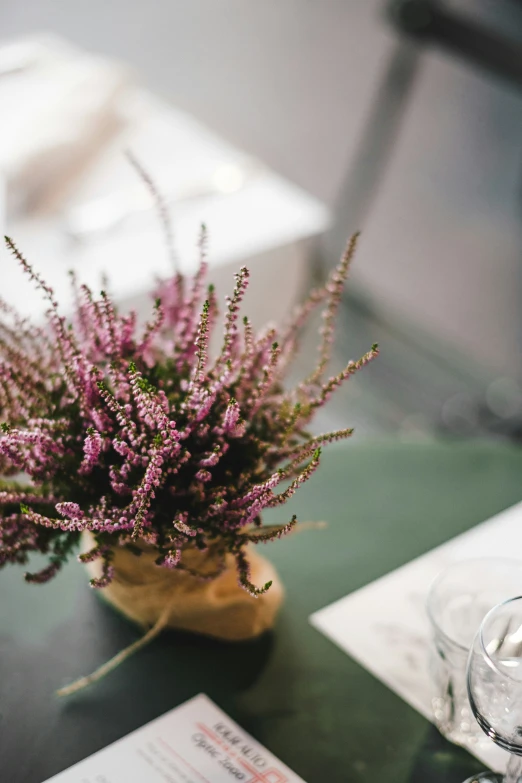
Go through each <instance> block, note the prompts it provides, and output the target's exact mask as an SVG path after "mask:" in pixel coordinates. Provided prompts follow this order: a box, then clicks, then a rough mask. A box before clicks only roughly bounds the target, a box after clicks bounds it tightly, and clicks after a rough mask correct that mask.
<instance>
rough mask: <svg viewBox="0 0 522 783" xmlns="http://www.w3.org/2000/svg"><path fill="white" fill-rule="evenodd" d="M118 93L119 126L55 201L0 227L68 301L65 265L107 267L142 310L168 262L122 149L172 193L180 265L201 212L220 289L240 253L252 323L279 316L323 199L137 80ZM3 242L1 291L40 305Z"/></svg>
mask: <svg viewBox="0 0 522 783" xmlns="http://www.w3.org/2000/svg"><path fill="white" fill-rule="evenodd" d="M119 100H120V102H119V107H120V108H119V110H120V119H121V127H120V130H119V131H118V132H117V133H115V134H114V135H113V136H112V138H111V140H110V141H108V142H106V143H105V145H104V146H103V147H102V149H101V150H100V151H99V153H97V155H96V156H95V158H94V159H93V160H91V163H90V166H89V167H88V169H87V170H86V171H84V172H83V173H82V174H81V176H79V178H78V179H77V180H76V181H75V184H74V186H73V188H72V189H70V190H69V192H68V194H67V196H66V197H64V198H63V199H62V201H61V205H60V207H59V208H56V207H54V208H53V210H52V211H48V212H47V213H43V212H40V214H38V215H35V214H33V215H32V216H31V217H26V218H23V219H13V220H10V221H9V220H8V221H7V226H6V232H5V233H7V234H8V235H10V236H11V237H12V238H13V239H14V241H15V242H16V244H17V245H18V247H19V248H20V250H21V251H22V252H23V254H24V255H25V256H26V258H27V259H28V260H29V261H30V262H31V263H32V264H33V265H34V267H35V268H36V269H37V270H38V272H39V273H40V274H41V275H42V276H43V277H44V278H45V279H46V281H48V282H49V283H50V284H51V285H52V286H53V287H54V289H55V291H56V292H57V294H58V297H59V300H60V302H62V303H63V304H64V306H65V308H66V309H67V307H68V305H69V304H70V293H69V290H68V276H67V274H66V273H67V271H68V270H69V269H74V270H75V271H76V272H77V274H78V276H79V278H80V280H81V281H82V282H86V283H88V284H89V285H91V286H92V287H93V289H94V290H95V291H97V290H99V289H100V288H101V287H102V278H103V275H104V274H105V275H107V277H108V280H109V290H111V291H112V292H113V293H114V294H115V295H116V297H117V299H118V300H119V301H121V302H132V304H133V305H134V306H136V307H137V308H138V309H139V310H142V308H143V306H144V303H145V302H146V301H147V297H146V296H144V295H145V294H146V293H147V292H148V291H150V289H151V288H152V286H153V284H154V280H155V278H156V277H158V276H165V275H167V274H169V272H170V271H171V268H172V266H171V261H170V260H169V257H168V253H167V250H166V246H165V241H164V236H163V234H162V231H161V227H160V224H159V221H158V216H157V214H156V213H155V211H154V209H152V208H150V204H149V203H148V201H147V199H148V198H149V196H148V194H147V190H146V188H145V186H144V185H143V183H142V182H141V181H140V178H139V177H138V175H137V173H136V171H134V169H133V168H132V167H131V165H130V164H129V162H128V160H127V158H126V157H125V154H124V153H125V150H126V149H129V150H131V151H132V152H133V153H134V154H135V155H136V157H137V158H138V160H139V161H140V162H141V164H142V165H143V166H144V167H145V169H146V170H147V172H148V173H149V174H150V176H151V177H152V179H153V180H154V181H155V183H156V184H157V187H158V189H159V190H160V191H161V192H162V193H163V194H165V195H166V197H167V199H168V201H169V210H170V211H171V213H172V219H173V226H174V232H175V245H176V249H177V255H178V258H179V264H180V267H181V269H182V271H183V272H185V273H187V274H189V275H190V274H191V273H192V272H193V271H194V270H195V269H196V266H197V259H198V253H197V248H196V243H197V238H198V234H199V227H200V225H201V223H205V224H206V226H207V228H208V233H209V263H210V279H211V281H212V282H214V284H215V285H216V289H217V292H218V296H220V297H221V298H222V296H223V295H224V294H225V293H227V292H229V291H231V289H232V288H233V284H234V280H233V273H234V271H236V270H237V268H238V267H239V266H240V265H241V264H243V263H245V264H246V265H247V266H248V267H249V268H250V271H251V289H250V292H249V295H248V296H247V300H246V302H245V309H246V311H248V313H249V315H250V316H251V317H252V320H253V321H254V324H255V325H260V324H262V323H264V322H265V321H267V320H275V321H278V320H280V319H281V318H282V317H284V315H285V314H286V313H287V311H288V309H289V308H290V307H291V306H292V305H293V304H294V303H295V302H296V300H297V299H298V297H299V296H300V295H301V293H302V291H303V289H304V287H305V285H306V283H307V280H308V275H307V263H306V261H307V245H308V242H309V240H311V239H312V238H313V237H315V236H317V235H318V234H320V233H321V232H323V231H324V230H325V228H326V227H327V225H328V221H329V215H328V212H327V210H326V208H325V207H324V205H322V204H321V203H319V202H318V201H317V200H315V199H314V198H312V197H311V196H309V195H308V194H306V193H304V192H303V191H301V190H300V189H299V188H297V187H296V186H294V185H292V184H290V183H289V182H287V181H285V180H284V179H282V178H281V177H279V176H277V175H276V174H274V173H273V172H271V171H269V170H267V169H266V168H264V167H263V166H262V165H261V164H259V163H258V162H257V161H254V160H253V159H251V158H250V157H249V156H247V155H245V154H243V153H242V152H240V151H238V150H237V149H235V148H234V147H232V146H231V145H229V144H227V143H226V142H224V141H223V140H221V139H220V138H218V137H217V136H215V135H214V134H213V133H211V132H209V131H208V130H207V129H206V128H204V127H202V126H201V125H200V124H199V123H198V122H196V121H195V120H194V119H193V118H191V117H189V116H188V115H186V114H184V113H183V112H181V111H178V110H177V109H175V108H173V107H171V106H169V105H167V104H166V103H165V102H163V101H162V100H160V99H158V98H155V97H153V96H152V95H150V94H148V93H146V92H144V91H142V90H139V89H137V88H134V87H130V88H129V89H128V90H127V91H126V92H125V94H124V96H123V98H120V99H119ZM27 132H29V133H37V132H38V129H34V128H31V129H28V131H27ZM267 132H269V131H268V130H267ZM75 235H76V236H75ZM2 252H3V254H4V255H3V257H2V258H1V262H2V269H3V274H2V296H3V298H5V299H6V300H7V301H8V302H10V303H12V304H15V305H16V306H17V307H18V308H19V309H20V310H21V311H23V312H24V313H27V314H30V313H32V314H33V315H36V316H38V315H39V314H41V313H42V312H43V309H44V308H45V304H44V303H43V302H42V299H41V296H40V295H39V294H38V293H36V292H35V291H34V289H33V288H32V286H31V284H30V283H28V282H27V281H26V280H24V278H23V275H22V274H21V272H20V270H18V268H17V265H16V262H15V260H14V259H12V258H11V257H8V255H7V251H6V250H5V249H4V250H3V251H2Z"/></svg>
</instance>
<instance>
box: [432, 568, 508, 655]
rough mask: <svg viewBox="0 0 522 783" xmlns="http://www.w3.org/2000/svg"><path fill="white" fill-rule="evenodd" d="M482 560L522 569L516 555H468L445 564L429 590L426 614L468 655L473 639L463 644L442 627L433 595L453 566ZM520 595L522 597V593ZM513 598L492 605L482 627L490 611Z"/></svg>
mask: <svg viewBox="0 0 522 783" xmlns="http://www.w3.org/2000/svg"><path fill="white" fill-rule="evenodd" d="M481 562H488V563H493V562H496V563H509V565H510V566H517V567H518V568H520V569H521V570H522V560H517V559H516V558H514V557H503V556H502V555H499V556H498V557H497V556H495V555H491V556H490V555H481V556H478V557H467V558H464V559H463V560H454V561H453V562H452V563H448V565H447V566H445V568H443V569H442V571H439V573H438V574H437V576H436V577H434V579H433V580H432V581H431V584H430V587H429V590H428V595H427V598H426V614H427V615H428V619H429V621H430V623H431V625H432V627H433V628H434V629H435V630H436V631H437V633H439V634H440V635H441V636H442V637H443V639H444V640H445V641H446V642H447V643H449V644H450V645H451V646H452V647H453V648H455V649H457V650H460V651H462V652H464V653H465V654H466V655H467V654H468V653H469V650H470V646H472V645H473V639H472V641H471V645H469V644H468V645H464V644H461V643H460V642H458V641H456V640H455V639H453V638H452V637H451V636H450V635H449V634H448V633H447V632H446V631H445V630H444V628H442V626H441V625H440V623H439V622H437V620H436V619H435V616H434V613H433V607H432V603H433V597H434V594H435V588H436V587H437V585H438V584H440V583H441V582H442V581H443V579H444V578H445V577H446V576H447V575H448V572H449V571H450V570H451V569H452V568H454V567H457V566H464V565H468V564H469V563H481ZM517 597H518V596H517ZM520 597H521V598H522V595H521V596H520ZM513 600H514V599H513V598H507V599H506V600H505V601H501V603H500V604H496V605H495V606H492V607H491V609H490V610H489V611H488V612H487V613H486V614H485V615H484V617H483V618H482V622H481V624H480V628H481V627H482V623H483V622H485V620H486V617H487V616H488V614H489V613H490V612H492V611H493V609H496V608H497V607H498V606H502V605H503V604H504V603H507V602H509V601H513Z"/></svg>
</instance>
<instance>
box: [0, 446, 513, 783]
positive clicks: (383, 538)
mask: <svg viewBox="0 0 522 783" xmlns="http://www.w3.org/2000/svg"><path fill="white" fill-rule="evenodd" d="M521 475H522V451H520V450H517V449H516V448H512V447H509V446H505V445H501V444H495V443H490V442H468V443H457V444H455V443H410V444H406V443H398V442H389V443H356V442H354V443H351V444H343V445H336V446H332V447H331V448H329V449H327V450H326V451H325V453H324V457H323V463H322V467H321V469H320V471H319V473H318V474H317V475H316V477H315V478H314V479H313V480H312V481H311V482H310V483H309V484H307V485H306V486H305V487H303V488H302V489H301V490H300V491H299V492H298V493H297V495H296V496H295V498H294V499H293V500H292V502H291V504H288V505H287V506H286V507H285V508H282V509H279V510H278V512H277V515H273V516H272V517H271V521H272V519H278V520H283V519H287V518H288V517H289V515H290V514H292V513H297V514H298V515H299V517H300V519H301V520H303V521H304V520H313V519H320V520H327V521H328V523H329V524H328V527H327V528H326V529H323V530H313V531H303V532H302V533H301V534H294V535H292V536H290V537H288V538H287V539H284V540H282V541H278V542H275V543H272V544H268V545H266V546H265V547H264V549H263V554H265V555H267V556H269V557H270V558H271V559H272V561H273V562H274V563H275V564H276V566H277V567H278V569H279V571H280V574H281V577H282V579H283V581H284V583H285V586H286V590H287V598H286V603H285V605H284V608H283V610H282V612H281V614H280V617H279V619H278V622H277V625H276V628H275V630H274V632H273V633H271V634H267V635H266V636H264V637H263V638H261V639H259V640H257V641H255V642H252V643H245V644H222V643H217V642H213V641H209V640H206V639H204V638H202V637H196V636H191V635H186V634H180V633H173V632H171V633H165V634H163V635H162V636H161V637H160V638H159V639H157V640H156V641H154V642H153V643H151V644H150V645H149V647H148V648H146V649H144V650H143V651H141V652H139V653H138V654H136V655H135V656H134V657H133V658H131V659H130V660H128V661H127V662H125V664H123V665H122V666H121V667H120V668H119V669H117V670H116V671H115V672H113V673H112V674H111V675H110V676H109V677H107V678H106V679H105V680H103V681H101V682H99V683H98V684H96V685H94V686H92V687H91V688H90V689H88V690H86V691H84V692H82V693H78V694H76V695H75V696H73V697H69V698H68V699H61V700H60V699H58V698H57V697H56V696H55V695H54V691H55V689H56V688H57V687H59V686H60V685H62V684H64V683H66V682H69V681H71V680H72V679H74V678H75V677H77V676H78V675H81V674H86V673H88V672H90V671H91V670H92V669H93V668H95V667H96V666H98V665H99V664H101V663H102V662H104V661H105V660H107V659H108V658H109V657H111V656H112V655H114V654H115V653H116V652H117V651H119V650H120V649H121V648H122V647H124V646H126V645H128V644H129V643H131V642H132V641H133V640H135V639H136V638H138V635H139V631H138V630H137V629H136V628H135V627H134V626H132V625H131V624H129V623H127V622H126V621H125V620H124V619H122V618H121V617H120V616H119V615H117V614H115V613H114V612H113V611H112V610H111V609H110V608H109V607H108V606H106V605H105V604H104V603H103V602H102V601H100V600H99V599H98V598H97V596H96V594H95V593H94V592H93V591H92V590H90V589H89V587H88V586H87V579H86V576H85V573H84V572H83V570H82V567H81V566H80V565H79V564H76V563H71V564H70V566H68V567H67V568H66V569H65V571H64V572H63V574H62V575H61V576H59V577H58V578H57V579H56V580H55V581H54V582H52V583H50V584H48V585H45V586H38V587H36V586H30V585H26V584H25V583H24V582H23V580H22V573H21V570H20V569H18V568H11V569H4V570H3V571H2V572H0V596H1V600H0V781H2V783H42V781H44V780H46V779H47V778H49V777H51V776H52V775H54V774H56V773H57V772H60V771H61V770H63V769H65V768H67V767H69V766H70V765H72V764H74V763H75V762H77V761H80V760H81V759H82V758H85V757H86V756H88V755H90V754H91V753H94V752H95V751H96V750H99V749H100V748H102V747H105V746H106V745H108V744H109V743H111V742H114V741H115V740H117V739H119V738H120V737H122V736H124V735H125V734H127V733H128V732H130V731H132V730H134V729H136V728H138V727H139V726H141V725H143V724H144V723H146V722H147V721H149V720H152V719H153V718H156V717H157V716H159V715H161V714H162V713H164V712H166V711H167V710H170V709H171V708H172V707H175V706H176V705H178V704H181V703H182V702H183V701H185V700H186V699H189V698H190V697H192V696H194V695H195V694H197V693H200V692H204V693H206V694H208V696H210V698H211V699H213V700H214V701H215V702H216V703H217V704H218V705H219V706H220V707H221V708H222V709H223V710H225V712H227V713H228V714H229V715H230V716H231V717H232V718H233V719H234V720H236V721H237V722H238V723H239V724H240V725H241V726H242V727H243V728H244V729H246V730H247V731H249V732H250V733H251V734H253V735H254V737H256V738H257V739H258V740H259V741H260V742H261V743H263V744H264V745H266V747H268V748H269V749H270V750H271V751H272V752H273V753H275V754H276V755H277V756H279V757H280V758H281V759H282V760H283V761H285V762H286V763H287V764H288V765H289V766H290V767H291V768H292V769H293V770H295V772H297V773H298V774H299V775H301V776H302V777H303V778H304V780H305V781H307V783H337V782H338V783H347V781H349V782H350V783H352V782H353V783H357V781H361V782H362V781H364V782H366V781H367V782H368V783H369V782H370V781H372V782H373V781H379V783H384V781H386V783H405V782H406V781H412V782H414V781H423V782H425V781H434V782H435V781H437V782H439V781H444V783H461V781H462V780H464V778H466V777H467V776H468V775H471V774H473V773H474V772H476V771H478V770H479V769H480V767H481V765H480V763H479V762H478V761H477V760H476V759H474V758H473V757H471V756H470V755H468V754H467V753H466V751H464V750H462V749H460V748H457V747H455V746H453V745H451V744H450V743H448V742H447V741H446V740H444V739H443V738H442V737H441V736H440V735H439V734H438V733H437V731H436V729H435V728H434V727H433V726H432V725H431V724H430V723H429V722H428V721H426V720H425V719H424V718H423V717H421V716H420V715H419V714H418V713H417V712H416V711H415V710H413V709H412V708H411V707H409V706H408V705H407V704H405V703H404V702H403V701H402V700H401V699H400V698H399V697H398V696H397V695H396V694H395V693H393V692H392V691H390V690H389V689H388V688H387V687H386V686H385V685H383V684H382V683H381V682H379V681H378V680H376V679H375V678H374V677H373V676H372V675H371V674H369V673H368V672H367V671H366V670H365V669H364V668H362V667H361V666H360V665H358V664H357V663H355V661H353V660H352V659H351V658H350V657H349V656H347V655H346V654H345V653H343V652H342V651H341V650H340V649H338V648H337V647H335V646H334V645H333V644H332V642H330V641H329V640H328V639H326V638H325V637H324V636H322V635H321V634H320V633H319V632H318V631H316V630H314V629H313V628H312V627H311V626H310V624H309V621H308V618H309V615H310V613H311V612H313V611H315V610H317V609H320V608H321V607H323V606H325V605H326V604H328V603H330V602H331V601H334V600H335V599H337V598H340V597H341V596H344V595H346V594H347V593H349V592H351V591H352V590H355V589H357V588H359V587H362V586H363V585H365V584H367V583H368V582H371V581H372V580H374V579H376V578H377V577H380V576H382V575H383V574H385V573H387V572H388V571H391V570H392V569H395V568H397V567H398V566H400V565H402V564H404V563H406V562H408V561H409V560H411V559H412V558H414V557H417V556H418V555H420V554H422V553H423V552H426V551H428V550H429V549H431V548H433V547H434V546H437V545H438V544H440V543H442V542H443V541H446V540H447V539H449V538H451V537H452V536H454V535H456V534H458V533H461V532H463V531H465V530H468V529H469V528H470V527H472V526H473V525H475V524H477V523H479V522H482V521H483V520H485V519H487V518H488V517H489V516H491V515H492V514H495V513H496V512H498V511H501V510H502V509H504V508H506V507H508V506H510V505H512V504H513V503H515V502H517V501H519V500H521V499H522V480H521ZM361 630H362V629H358V628H354V629H353V632H354V634H356V633H359V632H360V631H361ZM143 783H146V781H144V782H143Z"/></svg>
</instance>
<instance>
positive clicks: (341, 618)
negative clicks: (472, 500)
mask: <svg viewBox="0 0 522 783" xmlns="http://www.w3.org/2000/svg"><path fill="white" fill-rule="evenodd" d="M521 552H522V503H518V504H517V505H515V506H512V507H511V508H509V509H507V510H506V511H503V512H502V513H500V514H498V515H497V516H495V517H493V518H492V519H490V520H488V521H487V522H484V523H483V524H481V525H478V526H477V527H475V528H473V529H472V530H470V531H469V532H467V533H463V534H462V535H460V536H457V537H456V538H454V539H451V540H450V541H448V542H446V543H445V544H443V545H442V546H439V547H437V548H436V549H433V550H432V551H431V552H428V553H427V554H426V555H423V556H422V557H419V558H417V559H416V560H412V561H411V563H408V564H407V565H405V566H403V567H402V568H398V569H397V570H396V571H392V572H391V573H390V574H387V575H386V576H384V577H382V578H381V579H377V580H376V581H375V582H372V583H371V584H369V585H367V586H366V587H363V588H362V589H360V590H357V591H356V592H354V593H351V594H350V595H347V596H346V597H345V598H341V599H340V600H339V601H336V602H335V603H333V604H330V605H329V606H327V607H325V608H324V609H321V610H319V611H318V612H315V613H314V614H313V615H312V616H311V618H310V622H311V623H312V625H313V626H314V627H315V628H317V629H318V630H319V631H322V633H324V634H325V635H326V636H328V637H329V638H330V639H331V640H332V641H334V642H335V643H336V644H337V645H339V647H341V649H343V650H344V651H345V652H347V653H348V654H349V655H351V656H352V657H353V658H355V659H356V660H357V661H358V662H359V663H361V664H362V665H363V666H364V667H365V668H366V669H368V670H369V671H370V672H372V674H374V675H375V676H376V677H378V678H379V679H380V680H382V681H383V682H384V683H385V684H386V685H387V686H388V687H389V688H391V689H392V690H394V691H395V692H396V693H398V694H399V696H401V697H402V698H403V699H404V700H405V701H406V702H408V704H411V706H412V707H414V708H415V709H416V710H418V711H419V712H420V713H421V714H422V715H424V716H425V717H426V718H428V719H429V720H432V719H433V716H432V712H431V695H432V694H431V684H430V674H429V647H430V627H429V623H428V618H427V616H426V610H425V604H426V597H427V594H428V590H429V588H430V585H431V582H432V581H433V579H434V578H435V577H436V576H437V574H438V573H439V572H440V571H442V570H443V569H444V568H446V567H447V566H448V565H450V564H451V563H453V562H455V561H458V560H464V559H469V558H474V557H517V555H518V554H519V553H521ZM521 559H522V557H521ZM474 754H475V755H476V756H477V758H479V759H480V760H481V761H483V762H484V763H486V764H487V765H488V766H490V767H492V768H493V769H495V770H497V771H502V772H503V771H504V769H505V765H506V763H507V759H508V757H509V756H508V754H507V753H506V752H505V751H503V750H501V749H500V748H499V747H498V746H496V745H494V743H493V742H492V741H491V740H489V739H488V738H487V737H486V736H485V735H484V742H483V743H480V746H479V747H477V748H476V749H475V750H474Z"/></svg>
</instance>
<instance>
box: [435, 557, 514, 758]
mask: <svg viewBox="0 0 522 783" xmlns="http://www.w3.org/2000/svg"><path fill="white" fill-rule="evenodd" d="M514 595H522V563H520V562H518V561H517V560H510V559H507V558H497V557H480V558H473V559H469V560H462V561H459V562H456V563H454V564H453V565H451V566H449V568H446V570H445V571H443V572H442V573H441V574H439V576H438V577H437V578H436V579H435V581H434V582H433V584H432V587H431V589H430V592H429V595H428V602H427V611H428V616H429V619H430V622H431V626H432V635H433V644H432V647H431V653H430V657H431V661H430V664H431V674H432V686H433V695H432V708H433V715H434V719H435V723H436V725H437V727H438V728H439V730H440V732H441V733H442V734H443V735H444V736H445V737H447V738H448V739H449V740H451V741H452V742H455V743H457V744H459V745H465V746H467V747H469V748H471V749H473V748H476V747H477V746H479V745H480V744H481V743H486V739H485V737H484V734H483V733H482V732H481V730H480V727H479V725H478V723H477V721H476V720H475V718H474V717H473V713H472V711H471V708H470V705H469V701H468V692H467V685H466V665H467V662H468V654H469V649H470V647H471V644H472V642H473V638H474V636H475V634H476V632H477V629H478V628H479V626H480V623H481V622H482V620H483V619H484V616H485V615H486V614H487V613H488V612H489V610H490V609H491V608H492V607H494V606H495V605H496V604H499V603H501V602H502V601H505V600H506V599H507V598H511V597H512V596H514Z"/></svg>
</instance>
